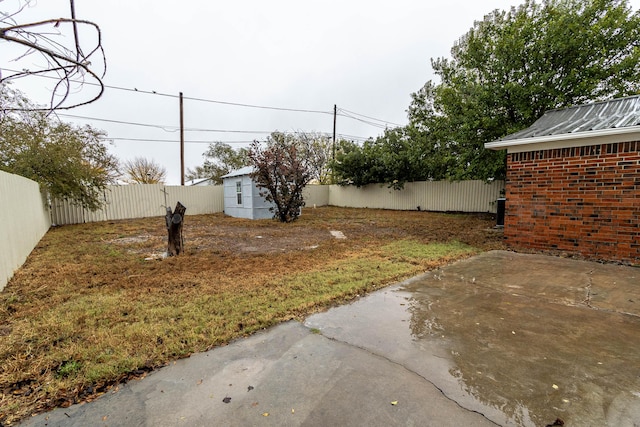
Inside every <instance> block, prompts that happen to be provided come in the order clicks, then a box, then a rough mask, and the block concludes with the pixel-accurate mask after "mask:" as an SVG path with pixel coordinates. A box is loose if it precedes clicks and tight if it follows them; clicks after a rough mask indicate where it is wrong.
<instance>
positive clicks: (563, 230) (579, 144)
mask: <svg viewBox="0 0 640 427" xmlns="http://www.w3.org/2000/svg"><path fill="white" fill-rule="evenodd" d="M485 147H486V148H489V149H494V150H499V149H506V150H507V179H506V199H507V200H506V212H505V224H504V234H505V237H506V239H507V243H508V245H509V246H510V247H513V248H514V249H517V248H527V249H535V250H545V251H561V252H567V253H575V254H580V255H582V256H585V257H587V258H593V259H602V260H609V261H622V262H627V263H632V264H640V96H633V97H628V98H621V99H615V100H611V101H605V102H599V103H595V104H587V105H579V106H576V107H571V108H567V109H563V110H552V111H548V112H546V113H545V114H544V115H543V116H542V117H541V118H540V119H539V120H538V121H536V122H535V123H534V124H533V125H532V126H531V127H529V128H527V129H525V130H523V131H521V132H518V133H515V134H512V135H509V136H507V137H505V138H503V139H501V140H498V141H494V142H491V143H488V144H485Z"/></svg>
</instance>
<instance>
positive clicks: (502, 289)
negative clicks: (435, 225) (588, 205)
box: [402, 270, 640, 426]
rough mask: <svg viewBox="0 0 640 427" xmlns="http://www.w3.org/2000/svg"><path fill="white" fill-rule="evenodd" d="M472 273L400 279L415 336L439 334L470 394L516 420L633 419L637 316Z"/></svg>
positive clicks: (637, 385)
mask: <svg viewBox="0 0 640 427" xmlns="http://www.w3.org/2000/svg"><path fill="white" fill-rule="evenodd" d="M547 271H548V270H547ZM462 273H464V272H462ZM547 274H549V273H547ZM551 274H552V273H551ZM534 275H535V274H534ZM471 279H472V278H471V277H470V276H469V275H467V276H466V277H465V274H460V273H456V272H455V270H449V271H447V272H442V271H441V272H436V273H434V274H430V275H427V276H426V277H425V278H424V279H423V280H420V281H416V282H414V283H411V284H408V285H406V286H404V287H403V288H402V291H403V292H408V293H410V294H411V298H410V305H409V309H408V311H409V312H410V313H411V321H410V325H411V331H412V334H413V336H414V337H415V338H416V339H419V340H438V339H439V337H442V336H445V337H447V343H446V345H447V346H448V348H449V353H450V355H451V357H452V361H453V367H452V368H450V369H449V374H450V375H451V376H452V377H453V378H456V379H457V380H458V381H459V382H460V384H461V385H462V387H463V388H464V390H465V391H466V392H467V393H468V394H469V395H470V396H472V397H473V398H475V399H477V400H478V401H479V402H481V403H483V404H485V405H488V406H491V407H494V408H496V409H499V410H500V411H501V412H503V413H504V414H505V415H506V416H507V417H508V418H510V419H511V420H512V421H514V422H515V423H516V424H517V425H525V426H529V425H530V426H534V425H535V426H540V425H542V426H544V425H547V424H551V423H552V422H553V421H554V420H555V419H556V418H561V419H563V420H564V421H565V423H566V425H616V426H620V425H637V423H640V397H639V395H638V390H640V339H638V336H639V333H640V318H639V317H637V316H629V315H625V314H621V313H616V312H608V311H604V310H596V309H593V308H589V307H587V306H586V305H578V304H573V303H571V304H563V303H561V302H558V301H561V299H556V300H554V301H548V300H545V299H542V300H541V299H539V298H537V296H536V294H537V293H538V291H539V289H538V288H536V286H535V284H532V283H528V287H523V286H518V288H517V290H518V293H517V294H514V293H513V290H514V288H515V287H514V286H513V285H509V284H508V283H505V284H504V286H500V285H497V286H494V285H492V286H491V287H484V286H483V285H482V283H485V282H486V280H483V279H480V278H478V280H473V281H472V280H471ZM548 279H549V277H547V280H548ZM526 281H529V282H530V281H531V275H528V277H527V279H526Z"/></svg>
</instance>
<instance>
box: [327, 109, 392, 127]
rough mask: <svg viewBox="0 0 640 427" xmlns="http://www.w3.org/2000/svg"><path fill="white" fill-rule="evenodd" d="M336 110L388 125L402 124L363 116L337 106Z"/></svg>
mask: <svg viewBox="0 0 640 427" xmlns="http://www.w3.org/2000/svg"><path fill="white" fill-rule="evenodd" d="M338 111H342V112H345V113H350V114H353V115H356V116H360V117H364V118H366V119H371V120H375V121H378V122H382V123H386V124H390V125H393V126H398V127H400V126H402V125H399V124H398V123H393V122H390V121H387V120H381V119H376V118H375V117H371V116H365V115H364V114H360V113H356V112H355V111H349V110H347V109H344V108H338Z"/></svg>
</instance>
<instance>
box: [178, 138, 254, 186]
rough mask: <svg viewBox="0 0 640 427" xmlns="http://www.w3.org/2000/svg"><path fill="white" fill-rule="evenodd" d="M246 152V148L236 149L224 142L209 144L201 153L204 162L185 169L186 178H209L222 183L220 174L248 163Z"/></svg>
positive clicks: (247, 151)
mask: <svg viewBox="0 0 640 427" xmlns="http://www.w3.org/2000/svg"><path fill="white" fill-rule="evenodd" d="M248 153H249V150H248V149H247V148H240V149H237V150H236V149H234V148H233V147H232V146H230V145H229V144H225V143H224V142H214V143H213V144H209V148H208V149H207V151H206V152H205V153H204V154H203V157H204V158H205V161H204V164H203V165H202V166H197V167H196V168H195V169H187V173H186V178H187V179H188V180H194V179H199V178H211V179H212V180H213V182H214V183H215V184H222V176H224V175H226V174H228V173H229V172H231V171H234V170H236V169H240V168H242V167H244V166H247V165H248V164H249V157H248Z"/></svg>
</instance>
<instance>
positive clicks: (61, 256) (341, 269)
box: [0, 208, 503, 425]
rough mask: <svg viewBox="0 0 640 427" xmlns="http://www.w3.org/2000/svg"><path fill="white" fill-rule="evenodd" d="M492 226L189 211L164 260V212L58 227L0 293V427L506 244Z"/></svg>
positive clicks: (416, 217)
mask: <svg viewBox="0 0 640 427" xmlns="http://www.w3.org/2000/svg"><path fill="white" fill-rule="evenodd" d="M492 225H493V221H492V220H491V219H490V218H488V217H486V216H478V215H445V214H434V213H425V212H397V211H381V210H366V209H340V208H320V209H305V210H304V213H303V215H302V217H301V218H300V219H299V220H298V221H296V222H294V223H292V224H280V223H277V222H275V221H270V220H263V221H249V220H241V219H235V218H230V217H225V216H223V215H201V216H187V217H186V220H185V225H184V234H185V247H186V252H185V254H184V255H182V256H179V257H175V258H168V259H164V260H160V259H156V258H157V257H158V256H159V255H160V254H161V253H162V252H163V251H164V250H165V247H166V242H165V240H166V230H165V229H164V218H147V219H139V220H130V221H118V222H103V223H92V224H83V225H77V226H65V227H60V228H54V229H52V230H50V231H49V232H48V233H47V235H46V236H45V237H44V238H43V239H42V240H41V242H40V243H39V244H38V246H37V247H36V249H35V250H34V251H33V253H32V254H31V255H30V256H29V258H28V260H27V262H26V263H25V265H24V266H23V267H22V268H21V269H20V270H19V271H18V272H17V273H16V275H15V276H14V278H13V279H12V280H11V282H10V283H9V284H8V286H7V287H6V289H5V290H4V291H3V292H2V293H1V294H0V337H2V339H1V340H0V360H2V363H1V365H0V393H1V394H0V425H1V424H10V423H12V422H14V421H16V420H18V419H20V418H21V417H24V416H26V415H28V414H31V413H35V412H40V411H43V410H47V409H50V408H52V407H55V406H68V405H70V404H72V403H75V402H78V401H82V400H91V399H93V398H95V397H96V396H98V395H100V394H102V393H104V392H105V391H106V390H108V389H109V387H111V386H113V385H114V384H117V383H118V382H120V381H126V380H128V379H130V378H135V377H140V376H144V374H145V373H146V372H148V371H149V370H152V369H154V368H156V367H159V366H162V365H164V364H166V363H168V362H170V361H172V360H175V359H177V358H181V357H186V356H188V355H189V354H191V353H193V352H197V351H203V350H207V349H210V348H212V347H215V346H217V345H221V344H224V343H227V342H229V341H230V340H232V339H234V338H237V337H241V336H243V335H246V334H249V333H251V332H254V331H256V330H258V329H261V328H266V327H268V326H271V325H274V324H276V323H278V322H282V321H285V320H289V319H292V318H301V317H303V316H305V315H307V314H309V313H311V312H314V311H317V310H321V309H325V308H327V307H329V306H331V305H335V304H338V303H341V302H344V301H348V300H350V299H353V298H354V297H356V296H357V295H361V294H363V293H366V292H368V291H371V290H373V289H377V288H379V287H381V286H385V285H387V284H389V283H392V282H394V281H397V280H400V279H403V278H406V277H409V276H411V275H414V274H416V273H419V272H421V271H425V270H428V269H431V268H434V267H437V266H439V265H442V264H444V263H447V262H451V261H452V260H454V259H458V258H460V257H463V256H469V255H470V254H473V253H477V252H478V251H481V250H488V249H496V248H502V247H503V244H502V236H501V234H500V233H497V232H495V231H492V230H491V227H492ZM330 230H339V231H342V232H343V233H344V234H345V236H346V237H347V238H346V239H344V240H339V239H335V238H334V237H332V236H331V235H330V233H329V231H330Z"/></svg>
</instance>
